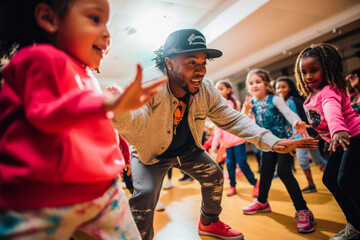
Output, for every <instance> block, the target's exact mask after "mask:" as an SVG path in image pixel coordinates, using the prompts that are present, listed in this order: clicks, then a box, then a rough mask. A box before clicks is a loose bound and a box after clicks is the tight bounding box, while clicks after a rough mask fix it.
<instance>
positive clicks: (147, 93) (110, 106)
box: [103, 64, 168, 113]
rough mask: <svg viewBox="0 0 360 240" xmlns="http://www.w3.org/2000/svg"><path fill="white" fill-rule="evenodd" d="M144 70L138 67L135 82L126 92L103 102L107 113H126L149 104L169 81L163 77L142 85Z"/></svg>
mask: <svg viewBox="0 0 360 240" xmlns="http://www.w3.org/2000/svg"><path fill="white" fill-rule="evenodd" d="M141 80H142V68H141V66H140V65H139V64H138V65H137V73H136V77H135V80H134V81H133V82H132V83H130V85H129V86H128V87H127V88H126V89H125V90H124V92H123V93H122V94H117V95H112V96H110V97H109V98H107V99H106V100H105V101H104V102H103V108H104V110H105V111H114V112H117V113H125V112H129V111H131V110H134V109H137V108H139V107H141V106H142V105H144V104H146V103H147V102H149V101H150V100H151V99H152V98H153V97H154V96H155V95H156V94H157V93H158V90H157V88H158V87H159V86H160V85H163V84H165V83H166V81H167V80H168V78H167V77H163V78H161V79H159V80H156V81H151V82H149V83H147V84H144V85H142V84H141Z"/></svg>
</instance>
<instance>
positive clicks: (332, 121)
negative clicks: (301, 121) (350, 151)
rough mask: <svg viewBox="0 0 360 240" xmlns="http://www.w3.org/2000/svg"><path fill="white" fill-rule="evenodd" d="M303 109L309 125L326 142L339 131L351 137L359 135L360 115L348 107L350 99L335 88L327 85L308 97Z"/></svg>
mask: <svg viewBox="0 0 360 240" xmlns="http://www.w3.org/2000/svg"><path fill="white" fill-rule="evenodd" d="M304 107H305V110H306V115H307V117H308V119H309V123H310V124H311V125H312V126H313V127H314V128H315V130H316V131H317V132H318V133H319V134H320V135H321V136H322V137H323V138H324V139H325V140H326V141H328V142H330V140H331V138H332V137H333V136H334V133H336V132H339V131H347V132H349V133H350V134H351V136H352V137H354V136H356V135H358V134H360V115H359V114H358V113H356V112H355V110H354V109H353V108H352V107H351V106H350V98H349V97H348V96H347V95H346V94H345V93H343V92H341V91H340V90H339V89H338V88H336V87H333V88H332V87H330V86H329V85H328V86H325V87H324V88H323V89H322V90H321V91H320V92H318V93H317V94H315V95H314V96H312V95H310V96H309V98H308V99H307V100H306V101H305V103H304Z"/></svg>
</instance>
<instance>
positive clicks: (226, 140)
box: [211, 99, 245, 150]
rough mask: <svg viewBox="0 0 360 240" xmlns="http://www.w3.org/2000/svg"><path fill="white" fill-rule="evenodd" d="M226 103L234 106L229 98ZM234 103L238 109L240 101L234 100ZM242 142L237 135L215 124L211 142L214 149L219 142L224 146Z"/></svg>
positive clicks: (243, 141)
mask: <svg viewBox="0 0 360 240" xmlns="http://www.w3.org/2000/svg"><path fill="white" fill-rule="evenodd" d="M227 104H228V105H229V106H230V107H232V108H233V107H234V103H233V102H232V101H231V100H229V99H228V100H227ZM236 104H237V106H238V108H239V109H237V110H240V109H241V107H240V106H241V103H240V102H239V101H238V100H236ZM242 143H245V140H244V139H242V138H239V137H237V136H235V135H233V134H231V133H228V132H227V131H224V130H222V129H221V128H219V127H217V126H215V128H214V139H213V141H212V144H211V148H212V149H214V150H215V149H217V147H218V146H219V144H223V146H224V147H225V148H229V147H234V146H237V145H240V144H242Z"/></svg>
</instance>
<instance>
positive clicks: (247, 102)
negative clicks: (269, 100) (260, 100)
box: [244, 96, 254, 115]
mask: <svg viewBox="0 0 360 240" xmlns="http://www.w3.org/2000/svg"><path fill="white" fill-rule="evenodd" d="M253 107H254V105H252V104H251V97H250V96H247V97H246V99H245V102H244V113H245V114H246V115H248V114H249V111H250V109H252V108H253Z"/></svg>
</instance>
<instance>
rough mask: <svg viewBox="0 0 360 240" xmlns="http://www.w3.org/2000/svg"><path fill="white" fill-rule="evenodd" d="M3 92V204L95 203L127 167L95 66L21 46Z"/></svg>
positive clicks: (0, 187) (33, 206)
mask: <svg viewBox="0 0 360 240" xmlns="http://www.w3.org/2000/svg"><path fill="white" fill-rule="evenodd" d="M3 75H4V79H5V83H4V86H3V89H2V91H1V92H0V208H5V209H36V208H42V207H54V206H65V205H71V204H75V203H80V202H86V201H90V200H92V199H95V198H97V197H99V196H101V195H103V193H104V192H105V191H106V190H107V189H108V188H109V187H110V186H111V184H112V183H113V181H114V180H115V179H116V177H117V176H118V174H119V173H120V172H121V171H122V169H123V167H124V159H123V156H122V154H121V152H120V148H119V138H118V135H117V134H116V132H115V130H114V128H113V126H112V122H111V120H110V119H108V117H107V116H106V112H105V111H104V110H103V109H102V103H103V101H104V99H105V95H104V94H103V93H102V92H101V90H100V88H99V85H98V83H97V81H96V79H94V77H93V76H92V75H91V73H89V72H88V70H87V69H86V68H85V67H84V66H83V65H82V64H80V63H79V62H77V61H76V60H75V59H73V58H71V57H70V56H69V55H67V54H66V53H65V52H63V51H61V50H59V49H57V48H55V47H53V46H52V45H47V44H38V45H36V46H31V47H26V48H24V49H22V50H20V51H19V52H18V53H17V54H16V55H15V56H14V57H13V58H12V59H11V61H10V63H9V64H8V66H7V67H6V68H5V69H4V71H3Z"/></svg>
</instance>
